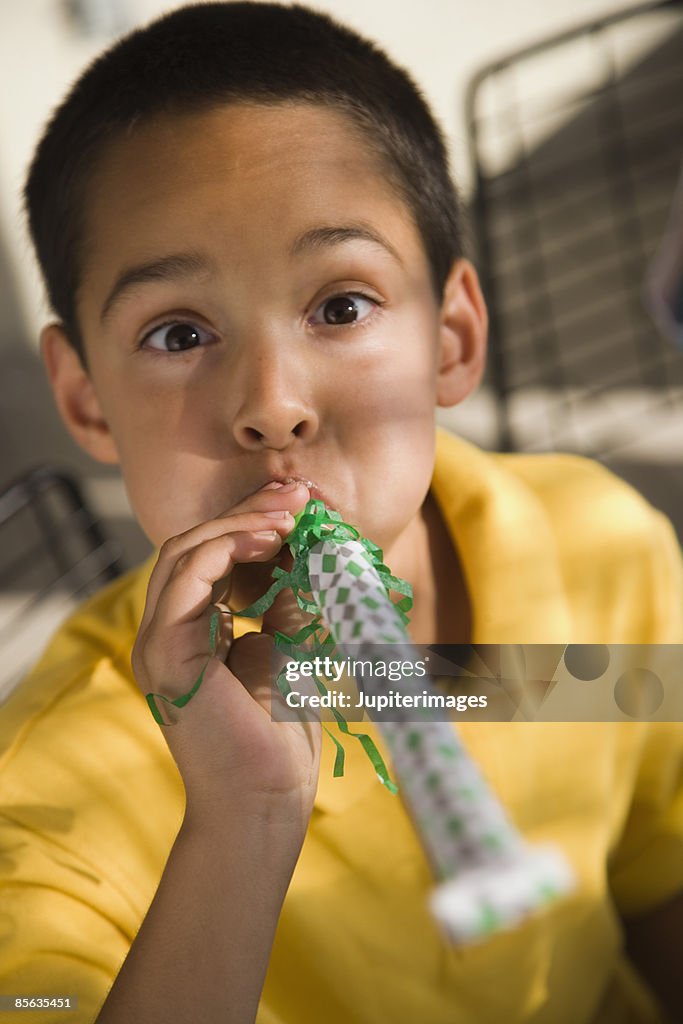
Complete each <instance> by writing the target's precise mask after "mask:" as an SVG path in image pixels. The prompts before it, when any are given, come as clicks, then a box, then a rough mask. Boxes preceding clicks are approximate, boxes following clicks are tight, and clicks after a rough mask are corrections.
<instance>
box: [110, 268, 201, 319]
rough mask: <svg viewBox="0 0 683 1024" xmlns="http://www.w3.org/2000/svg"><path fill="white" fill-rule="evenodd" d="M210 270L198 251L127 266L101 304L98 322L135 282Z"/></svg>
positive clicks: (171, 279) (166, 279) (161, 279)
mask: <svg viewBox="0 0 683 1024" xmlns="http://www.w3.org/2000/svg"><path fill="white" fill-rule="evenodd" d="M211 270H212V263H211V262H210V260H208V259H207V257H206V256H204V255H202V253H198V252H179V253H172V254H171V255H169V256H162V257H161V258H160V259H158V260H151V261H150V262H149V263H139V264H138V265H137V266H134V267H128V268H127V269H126V270H123V271H122V272H121V273H120V274H119V276H118V277H117V278H116V281H115V282H114V286H113V288H112V289H111V291H110V292H109V294H108V296H107V298H106V300H105V302H104V305H103V306H102V311H101V313H100V323H104V321H105V320H106V319H107V317H108V316H109V314H110V313H111V310H112V308H113V306H115V305H116V303H117V302H118V301H119V300H120V299H121V298H122V296H123V295H124V293H125V292H127V291H128V290H129V289H130V288H132V287H133V286H134V285H136V284H144V283H146V282H147V281H177V280H178V278H182V277H194V276H196V275H198V274H202V273H206V272H207V271H211Z"/></svg>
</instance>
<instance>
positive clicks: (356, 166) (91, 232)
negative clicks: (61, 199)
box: [82, 103, 424, 290]
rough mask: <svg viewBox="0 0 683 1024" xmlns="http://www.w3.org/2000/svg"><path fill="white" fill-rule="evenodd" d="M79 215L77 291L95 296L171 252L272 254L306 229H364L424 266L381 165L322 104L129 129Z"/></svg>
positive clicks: (181, 118) (257, 108)
mask: <svg viewBox="0 0 683 1024" xmlns="http://www.w3.org/2000/svg"><path fill="white" fill-rule="evenodd" d="M86 210H87V222H86V238H87V239H88V241H89V245H88V248H89V256H90V258H89V260H88V263H87V265H86V267H85V268H84V274H83V278H82V280H83V282H84V284H91V283H92V284H95V285H96V286H97V287H98V290H99V287H100V286H101V287H106V284H107V280H108V279H111V276H112V274H117V273H119V272H120V269H121V265H126V264H134V263H135V262H136V261H139V260H140V259H141V258H148V257H154V256H161V255H163V254H164V251H165V250H169V251H173V250H176V249H177V247H178V244H179V242H181V243H182V244H185V243H186V242H187V244H189V245H190V247H192V248H197V245H198V244H200V243H201V241H202V239H203V240H205V241H206V242H207V243H209V244H211V242H212V240H213V241H214V242H216V243H220V241H221V238H219V237H218V236H219V235H220V236H221V237H222V236H225V239H226V244H228V243H229V244H230V245H231V246H232V247H233V248H234V246H235V244H236V243H237V242H238V243H239V245H240V246H244V247H245V252H246V248H247V247H248V246H254V245H257V246H258V245H260V246H271V247H276V248H277V247H278V246H280V245H284V244H286V243H287V244H288V243H291V241H292V240H293V239H294V238H295V237H297V236H299V235H300V233H301V229H302V227H304V226H306V223H307V222H308V224H309V226H315V225H318V224H323V225H330V224H335V223H337V224H340V223H341V224H343V223H348V222H363V223H365V224H367V225H368V226H369V227H370V229H371V230H372V229H374V230H375V232H376V233H379V234H381V235H382V236H383V237H385V238H386V240H387V241H389V242H390V246H391V247H393V248H394V249H395V250H398V251H400V252H401V253H402V254H403V255H404V257H405V258H406V259H408V260H410V258H411V256H412V258H415V259H418V260H420V261H424V253H423V249H422V244H421V241H420V239H419V236H418V234H417V231H416V229H415V227H414V225H413V221H412V217H411V214H410V211H409V210H408V208H407V206H406V205H405V202H404V201H403V200H402V199H401V198H399V195H398V193H397V191H396V189H395V188H394V187H393V186H392V185H391V184H390V181H389V176H388V173H387V168H386V166H385V163H384V161H383V160H382V158H381V157H380V156H379V154H378V153H377V152H376V151H375V150H374V149H373V147H372V146H371V145H370V144H369V142H368V140H367V138H366V137H365V136H364V135H363V134H361V132H360V131H359V130H358V129H357V128H356V127H355V126H354V125H353V123H352V121H351V119H350V117H349V116H348V115H347V114H345V113H342V112H340V111H337V110H334V109H330V108H327V107H323V106H321V105H314V104H304V103H297V104H293V103H287V104H284V103H279V104H277V105H276V104H273V105H269V106H266V105H262V104H254V103H232V104H226V105H222V106H220V107H213V108H210V109H206V110H203V111H200V112H196V111H195V112H190V113H183V114H174V115H170V116H163V117H157V118H155V119H154V120H149V121H147V122H145V123H142V124H139V125H137V126H136V127H135V128H134V129H133V130H132V131H130V132H128V133H126V134H125V135H121V136H120V137H118V138H116V139H115V140H113V141H112V142H111V143H110V145H109V147H108V149H107V150H106V151H105V152H104V153H103V154H102V156H101V158H100V161H99V164H98V166H97V168H96V169H95V172H94V174H93V176H92V178H91V183H90V189H89V193H88V195H87V200H86ZM182 236H185V237H182ZM169 247H170V248H169Z"/></svg>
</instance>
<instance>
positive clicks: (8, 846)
mask: <svg viewBox="0 0 683 1024" xmlns="http://www.w3.org/2000/svg"><path fill="white" fill-rule="evenodd" d="M433 493H434V495H435V497H436V500H437V502H438V503H439V505H440V507H441V509H442V512H443V514H444V517H445V519H446V522H447V524H448V526H449V529H450V531H451V533H452V537H453V541H454V543H455V545H456V546H457V549H458V552H459V555H460V558H461V561H462V564H463V568H464V572H465V577H466V582H467V586H468V589H469V593H470V600H471V604H472V608H473V629H474V635H473V640H474V642H477V643H508V642H510V643H681V642H683V568H682V565H681V557H680V551H679V548H678V545H677V542H676V539H675V535H674V533H673V530H672V528H671V526H670V524H669V523H668V520H666V519H665V518H664V517H663V516H662V515H661V514H660V513H658V512H656V511H655V510H654V509H653V508H652V507H651V506H650V505H648V504H647V502H645V501H644V500H643V499H642V498H640V497H639V496H638V495H637V494H636V493H635V492H634V491H632V490H631V489H630V488H629V487H628V486H626V485H625V484H623V483H622V482H621V481H619V480H617V479H616V478H615V477H613V476H612V475H611V474H609V473H608V472H606V471H605V470H604V469H603V468H601V467H600V466H599V465H598V464H596V463H593V462H590V461H588V460H585V459H582V458H579V457H575V456H567V455H491V454H487V453H484V452H482V451H480V450H478V449H477V448H475V447H473V446H472V445H469V444H467V443H465V442H464V441H461V440H459V439H456V438H454V437H452V436H450V435H446V434H445V433H443V432H439V435H438V449H437V463H436V469H435V473H434V480H433ZM150 571H151V562H149V563H147V564H146V565H145V566H143V567H142V568H141V569H140V570H137V571H136V572H133V573H131V574H128V575H127V576H125V577H123V578H122V579H120V580H118V581H116V582H115V583H114V584H113V585H111V586H109V587H108V588H107V589H106V590H105V591H103V592H102V593H100V594H98V595H97V596H96V597H95V598H93V599H91V600H90V601H89V602H87V604H85V605H84V606H83V607H82V609H80V610H79V612H78V613H77V614H76V615H75V616H73V617H72V619H71V620H70V621H69V622H68V623H67V624H66V625H65V626H64V627H63V628H62V629H61V630H60V631H59V632H58V633H57V635H56V636H55V638H54V639H53V641H52V642H51V644H50V646H49V648H48V650H47V651H46V653H45V655H44V656H43V657H42V659H41V661H40V663H39V664H38V666H37V667H36V669H35V670H34V671H33V672H32V673H31V675H30V676H29V678H28V679H26V680H25V681H24V682H23V683H22V685H21V686H20V687H18V688H17V689H16V690H15V691H14V692H13V693H12V694H11V696H10V697H9V698H8V700H7V701H6V703H5V704H4V706H3V707H2V708H1V709H0V808H1V816H0V826H1V832H0V993H3V994H16V995H61V994H64V995H67V994H68V995H72V996H74V995H76V996H78V998H79V1007H80V1008H79V1010H78V1012H77V1013H72V1014H68V1015H65V1017H64V1019H65V1020H69V1021H72V1022H76V1024H86V1022H90V1021H93V1020H94V1019H95V1017H96V1016H97V1013H98V1011H99V1008H100V1007H101V1005H102V1003H103V1002H104V999H105V997H106V994H107V991H108V989H109V987H110V986H111V984H112V983H113V980H114V978H115V977H116V974H117V972H118V970H119V968H120V966H121V963H122V961H123V959H124V957H125V955H126V953H127V951H128V948H129V947H130V944H131V943H132V941H133V939H134V937H135V934H136V932H137V929H138V928H139V926H140V923H141V921H142V920H143V918H144V916H145V913H146V911H147V908H148V906H149V904H150V902H151V900H152V898H153V896H154V893H155V891H156V887H157V885H158V882H159V879H160V877H161V874H162V872H163V868H164V864H165V861H166V858H167V856H168V853H169V851H170V848H171V846H172V844H173V841H174V839H175V836H176V833H177V831H178V828H179V826H180V823H181V820H182V815H183V810H184V793H183V787H182V783H181V780H180V777H179V774H178V771H177V769H176V767H175V764H174V762H173V760H172V758H171V756H170V753H169V751H168V748H167V746H166V743H165V741H164V738H163V735H162V732H161V730H160V729H159V727H158V726H157V725H156V724H155V722H154V721H153V719H152V716H151V714H150V712H149V709H148V707H147V705H146V703H145V701H144V698H143V696H142V694H141V693H140V691H139V689H138V687H137V685H136V683H135V681H134V679H133V678H132V674H131V670H130V662H129V655H130V650H131V647H132V644H133V640H134V637H135V634H136V629H137V624H138V622H139V619H140V616H141V614H142V607H143V603H144V597H145V590H146V581H147V578H148V575H149V572H150ZM461 734H462V736H463V739H464V742H465V743H466V745H467V747H468V748H469V750H470V752H471V753H472V755H473V756H474V757H475V758H476V760H477V761H478V763H479V764H480V766H481V767H482V769H483V771H484V774H485V776H486V777H487V779H488V781H489V782H490V784H491V786H492V787H493V789H494V790H495V791H496V793H497V794H498V796H499V797H500V799H501V800H502V801H503V803H504V805H505V806H506V808H507V810H508V812H509V814H510V815H511V817H512V819H513V820H514V821H515V823H516V824H517V826H518V827H519V828H520V829H521V830H522V832H523V833H524V835H525V836H526V837H527V838H528V839H529V840H530V841H533V842H536V841H540V840H544V841H548V840H550V841H553V842H555V843H557V844H558V845H559V846H561V847H562V849H563V850H564V852H565V854H566V855H567V857H568V858H569V860H570V861H571V863H572V864H573V866H574V868H575V870H576V873H577V875H578V878H579V886H578V889H577V891H576V893H575V894H574V895H573V896H572V897H571V898H569V899H567V900H566V901H564V902H563V903H560V904H558V905H557V906H555V907H553V908H552V909H550V910H549V911H548V912H547V913H546V914H544V915H542V916H539V917H537V918H534V919H532V920H530V921H527V922H526V923H525V924H524V925H522V926H521V927H520V928H518V929H516V930H515V931H512V932H509V933H505V934H501V935H498V936H495V937H493V938H491V939H490V940H489V941H487V942H485V943H482V944H481V945H478V946H474V947H471V948H468V949H466V950H464V951H454V950H453V949H451V948H449V946H448V945H447V944H446V943H445V942H444V941H443V940H442V938H441V937H440V934H439V932H438V931H437V929H436V927H435V925H434V923H433V922H432V920H431V918H430V916H429V913H428V910H427V907H426V898H427V894H428V892H429V891H430V889H431V887H432V884H433V883H432V879H431V877H430V872H429V869H428V866H427V864H426V862H425V859H424V856H423V854H422V852H421V849H420V847H419V844H418V841H417V839H416V837H415V835H414V833H413V830H412V826H411V824H410V821H409V820H408V818H407V816H406V814H405V812H404V810H403V807H402V804H401V803H400V800H398V799H397V798H395V797H393V796H391V794H389V793H388V792H387V791H386V790H385V789H384V788H383V787H382V786H380V784H379V783H378V782H377V780H376V778H375V776H374V773H373V771H372V769H371V767H370V765H369V762H367V760H366V758H365V755H364V754H363V752H362V751H361V750H360V746H359V744H357V743H356V742H355V741H347V742H346V749H347V767H346V773H345V777H344V778H343V779H334V778H333V777H332V760H333V753H334V751H333V749H332V743H331V741H329V740H328V739H327V737H326V738H325V743H326V746H325V749H324V757H323V765H322V769H321V776H320V784H319V788H318V796H317V800H316V806H315V809H314V812H313V817H312V820H311V824H310V827H309V831H308V834H307V838H306V841H305V843H304V847H303V851H302V854H301V858H300V861H299V864H298V866H297V869H296V871H295V874H294V878H293V880H292V884H291V887H290V890H289V892H288V895H287V898H286V901H285V905H284V908H283V911H282V915H281V918H280V921H279V925H278V929H277V935H276V939H275V944H274V947H273V951H272V957H271V962H270V967H269V970H268V975H267V979H266V984H265V988H264V991H263V997H262V1001H261V1007H260V1011H259V1016H258V1024H308V1022H310V1024H319V1022H320V1021H323V1020H324V1021H325V1022H326V1024H387V1022H392V1024H459V1022H468V1024H469V1022H473V1024H500V1022H501V1021H505V1022H506V1024H515V1022H522V1021H528V1022H533V1024H543V1022H547V1024H589V1022H600V1024H612V1022H614V1024H617V1022H619V1024H624V1022H634V1024H641V1022H646V1021H654V1020H656V1019H657V1018H656V1015H655V1013H654V1010H653V1008H652V1005H651V1003H650V1001H649V998H648V996H647V995H646V994H645V992H644V990H643V989H642V987H641V986H640V985H639V983H638V982H637V980H636V979H635V977H634V975H633V973H632V972H631V971H630V969H629V968H628V967H627V965H626V963H625V961H624V959H623V957H622V954H621V951H620V945H621V934H620V926H619V920H618V915H617V908H618V909H619V911H621V912H622V913H625V914H629V913H636V912H639V911H642V910H644V909H646V908H649V907H651V906H655V905H656V904H657V903H659V902H660V901H663V900H666V899H667V898H669V897H671V896H672V895H673V894H675V893H676V892H677V891H679V890H680V889H681V888H683V788H682V787H681V784H680V778H681V762H682V751H683V728H682V727H681V726H680V725H678V724H672V725H667V724H656V725H654V724H644V723H638V722H634V723H628V724H623V723H602V724H585V723H584V724H575V723H574V724H564V723H548V724H540V723H533V722H531V723H495V722H492V723H469V724H467V723H466V724H463V725H462V726H461ZM378 742H379V741H378ZM56 1019H62V1018H61V1016H58V1015H56V1014H55V1012H54V1011H52V1013H51V1014H49V1013H48V1014H44V1013H40V1012H34V1013H32V1014H31V1020H32V1021H34V1022H37V1024H42V1022H43V1021H48V1020H56ZM197 1019H198V1021H200V1019H201V1015H198V1018H197Z"/></svg>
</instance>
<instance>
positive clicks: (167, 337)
mask: <svg viewBox="0 0 683 1024" xmlns="http://www.w3.org/2000/svg"><path fill="white" fill-rule="evenodd" d="M212 340H213V335H211V334H209V332H208V331H205V330H204V328H203V327H198V326H197V324H192V323H178V322H175V323H170V324H161V326H160V327H155V328H154V330H153V331H150V332H149V334H146V335H145V337H144V338H143V340H142V345H143V347H144V348H155V349H157V350H161V351H162V352H186V351H187V350H188V349H190V348H197V346H198V345H206V344H208V343H210V342H211V341H212Z"/></svg>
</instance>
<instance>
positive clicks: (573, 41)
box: [467, 2, 683, 528]
mask: <svg viewBox="0 0 683 1024" xmlns="http://www.w3.org/2000/svg"><path fill="white" fill-rule="evenodd" d="M467 109H468V122H469V130H470V141H471V152H472V157H473V165H474V173H475V181H476V193H475V198H474V202H473V214H474V221H475V226H476V234H477V241H478V244H479V246H480V253H479V264H480V268H481V271H482V280H483V284H484V290H485V293H486V297H487V300H488V302H489V306H490V309H491V315H492V329H491V356H490V371H489V372H490V379H491V383H492V385H493V387H494V388H495V390H496V393H497V395H498V396H499V398H500V411H499V415H500V419H499V428H500V436H499V447H501V448H503V449H512V450H523V451H545V450H555V451H557V450H564V451H573V452H581V453H585V454H588V455H590V456H593V457H597V458H599V459H600V460H601V461H603V462H605V463H607V464H609V465H611V466H612V468H615V469H616V470H617V472H621V474H622V475H624V476H626V477H627V478H628V477H629V476H630V477H631V478H632V480H633V482H634V483H636V484H637V485H639V486H640V487H641V490H644V491H645V493H647V492H648V490H649V491H650V492H651V493H650V494H649V495H648V496H649V497H651V499H652V500H655V503H656V504H659V505H660V506H661V507H665V510H666V511H668V512H669V514H673V513H674V512H675V509H674V508H673V502H672V500H671V499H670V498H669V503H670V507H667V500H666V499H663V500H658V499H657V494H658V493H659V494H661V493H663V488H664V484H663V478H662V477H661V474H662V472H663V471H664V470H665V471H666V474H667V475H666V481H667V483H666V489H667V490H668V492H669V494H670V492H671V488H672V486H673V487H674V489H676V488H677V489H678V499H677V502H676V505H677V506H678V507H679V509H680V506H681V505H683V500H681V499H683V476H682V475H681V465H682V464H683V353H682V352H681V351H680V350H678V349H677V348H676V347H675V346H674V344H673V343H672V342H671V341H670V340H667V339H666V338H664V337H662V336H660V334H659V333H658V332H657V330H656V328H655V327H654V325H653V322H652V320H651V318H650V316H649V314H648V312H647V310H646V308H645V305H644V301H643V287H644V281H645V278H646V274H647V271H648V267H649V265H650V263H651V260H652V257H653V255H654V253H655V252H656V250H657V248H658V246H659V244H660V240H661V238H662V235H663V232H664V229H665V225H666V222H667V218H668V215H669V211H670V205H671V202H672V199H673V195H674V191H675V187H676V181H677V178H678V175H679V172H680V168H681V161H682V159H683V4H681V3H680V2H668V3H666V2H664V3H652V4H646V5H642V6H641V7H639V8H634V9H631V10H630V11H625V12H623V13H619V14H615V15H612V16H610V17H606V18H603V19H601V20H600V21H596V22H594V23H592V24H590V25H586V26H583V27H581V28H580V29H577V30H575V31H573V32H568V33H564V34H562V35H561V36H557V37H554V38H552V39H550V40H547V41H545V42H543V43H540V44H538V45H535V46H533V47H530V48H528V49H525V50H524V51H519V52H517V53H515V54H512V55H510V56H508V57H506V58H503V59H501V60H499V61H497V62H496V63H495V64H494V65H491V66H489V67H486V68H484V69H483V70H482V71H481V72H479V73H478V74H477V75H476V76H475V78H474V79H473V81H472V83H471V85H470V89H469V93H468V99H467ZM653 467H659V468H658V470H657V472H655V473H653V472H652V469H653ZM657 473H658V474H659V477H657ZM679 514H680V513H679ZM678 525H679V528H680V527H681V526H682V525H683V524H681V522H680V521H679V523H678Z"/></svg>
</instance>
